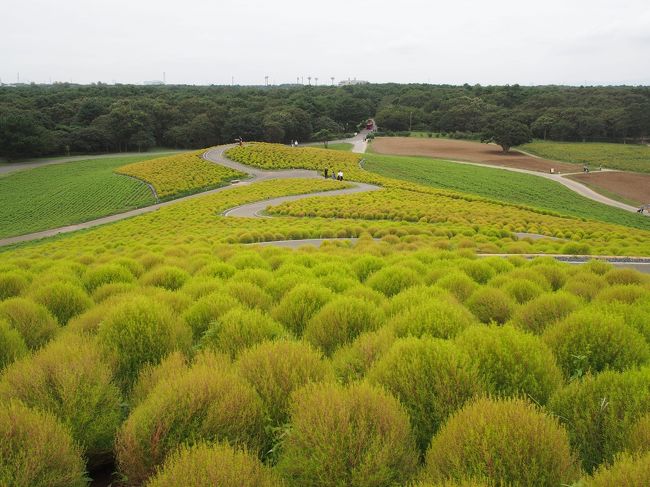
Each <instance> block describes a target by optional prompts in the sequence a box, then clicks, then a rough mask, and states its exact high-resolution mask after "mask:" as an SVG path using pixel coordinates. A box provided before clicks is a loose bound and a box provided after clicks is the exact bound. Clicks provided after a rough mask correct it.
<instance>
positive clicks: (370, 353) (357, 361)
mask: <svg viewBox="0 0 650 487" xmlns="http://www.w3.org/2000/svg"><path fill="white" fill-rule="evenodd" d="M395 340H396V338H395V333H394V332H393V330H392V329H391V328H390V327H387V326H385V327H383V328H380V329H379V330H377V331H369V332H365V333H362V334H361V335H359V336H358V337H357V338H356V339H355V340H354V341H353V342H352V343H350V344H348V345H345V346H342V347H340V348H339V349H338V350H337V351H336V352H335V353H334V355H333V356H332V365H333V366H334V370H335V372H336V375H337V377H338V378H339V379H341V380H342V381H343V382H346V383H347V382H353V381H355V380H360V379H362V378H363V377H365V375H366V372H367V371H368V369H370V367H371V366H372V365H373V364H374V363H375V361H376V360H378V359H379V358H380V357H382V356H383V355H384V354H385V353H386V352H387V351H388V350H389V349H390V347H392V346H393V343H395Z"/></svg>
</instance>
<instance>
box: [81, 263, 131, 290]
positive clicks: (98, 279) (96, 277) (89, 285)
mask: <svg viewBox="0 0 650 487" xmlns="http://www.w3.org/2000/svg"><path fill="white" fill-rule="evenodd" d="M83 281H84V285H85V286H86V289H88V291H90V292H92V291H94V290H95V289H97V288H98V287H99V286H102V285H104V284H112V283H115V282H133V281H135V277H134V276H133V274H131V272H130V271H129V270H128V269H127V268H126V267H123V266H121V265H116V264H103V265H100V266H97V267H94V268H90V269H88V270H87V271H86V273H85V274H84V277H83Z"/></svg>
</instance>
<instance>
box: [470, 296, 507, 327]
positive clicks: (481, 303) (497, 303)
mask: <svg viewBox="0 0 650 487" xmlns="http://www.w3.org/2000/svg"><path fill="white" fill-rule="evenodd" d="M467 307H468V308H469V310H470V311H471V312H472V313H474V315H475V316H476V317H477V318H478V319H479V320H480V321H482V322H483V323H490V322H492V321H494V322H496V323H505V322H506V321H508V319H510V316H511V315H512V313H513V311H514V308H515V303H514V301H513V299H512V298H511V297H510V296H508V295H507V294H506V293H505V292H503V291H502V290H500V289H495V288H490V287H483V288H480V289H477V290H476V291H475V292H474V293H473V294H472V295H471V296H470V297H469V299H468V300H467Z"/></svg>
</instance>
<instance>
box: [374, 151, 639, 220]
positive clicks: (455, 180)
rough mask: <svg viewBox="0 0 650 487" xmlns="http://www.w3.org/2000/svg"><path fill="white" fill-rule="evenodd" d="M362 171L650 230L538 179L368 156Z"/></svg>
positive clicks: (419, 159) (418, 160)
mask: <svg viewBox="0 0 650 487" xmlns="http://www.w3.org/2000/svg"><path fill="white" fill-rule="evenodd" d="M364 168H365V169H367V170H368V171H372V172H375V173H377V174H380V175H382V176H387V177H392V178H397V179H402V180H406V181H411V182H414V183H418V184H423V185H426V186H432V187H435V188H444V189H450V190H455V191H462V192H464V193H471V194H477V195H480V196H485V197H487V198H492V199H495V200H499V201H505V202H508V203H515V204H521V205H526V206H532V207H535V208H540V209H544V210H550V211H553V212H556V213H558V214H562V215H570V216H576V217H580V218H589V219H594V220H600V221H603V222H608V223H618V224H620V225H626V226H630V227H634V228H641V229H646V230H650V219H649V218H646V217H642V216H640V215H637V214H636V213H629V212H627V211H624V210H619V209H617V208H612V207H609V206H607V205H603V204H601V203H597V202H595V201H592V200H589V199H587V198H584V197H582V196H580V195H578V194H576V193H574V192H573V191H571V190H570V189H568V188H565V187H564V186H562V185H560V184H558V183H555V182H554V181H550V180H547V179H544V178H541V177H537V176H532V175H528V174H520V173H515V172H510V171H505V170H501V169H492V168H483V167H479V166H472V165H465V164H457V163H454V162H447V161H441V160H436V159H429V158H425V157H400V156H380V155H376V154H372V155H370V154H369V155H367V156H366V162H365V164H364Z"/></svg>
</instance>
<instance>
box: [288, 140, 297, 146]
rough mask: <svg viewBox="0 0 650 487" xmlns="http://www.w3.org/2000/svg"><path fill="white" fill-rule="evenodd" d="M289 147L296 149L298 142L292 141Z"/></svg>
mask: <svg viewBox="0 0 650 487" xmlns="http://www.w3.org/2000/svg"><path fill="white" fill-rule="evenodd" d="M289 146H291V147H298V141H297V140H292V141H291V142H290V143H289Z"/></svg>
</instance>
